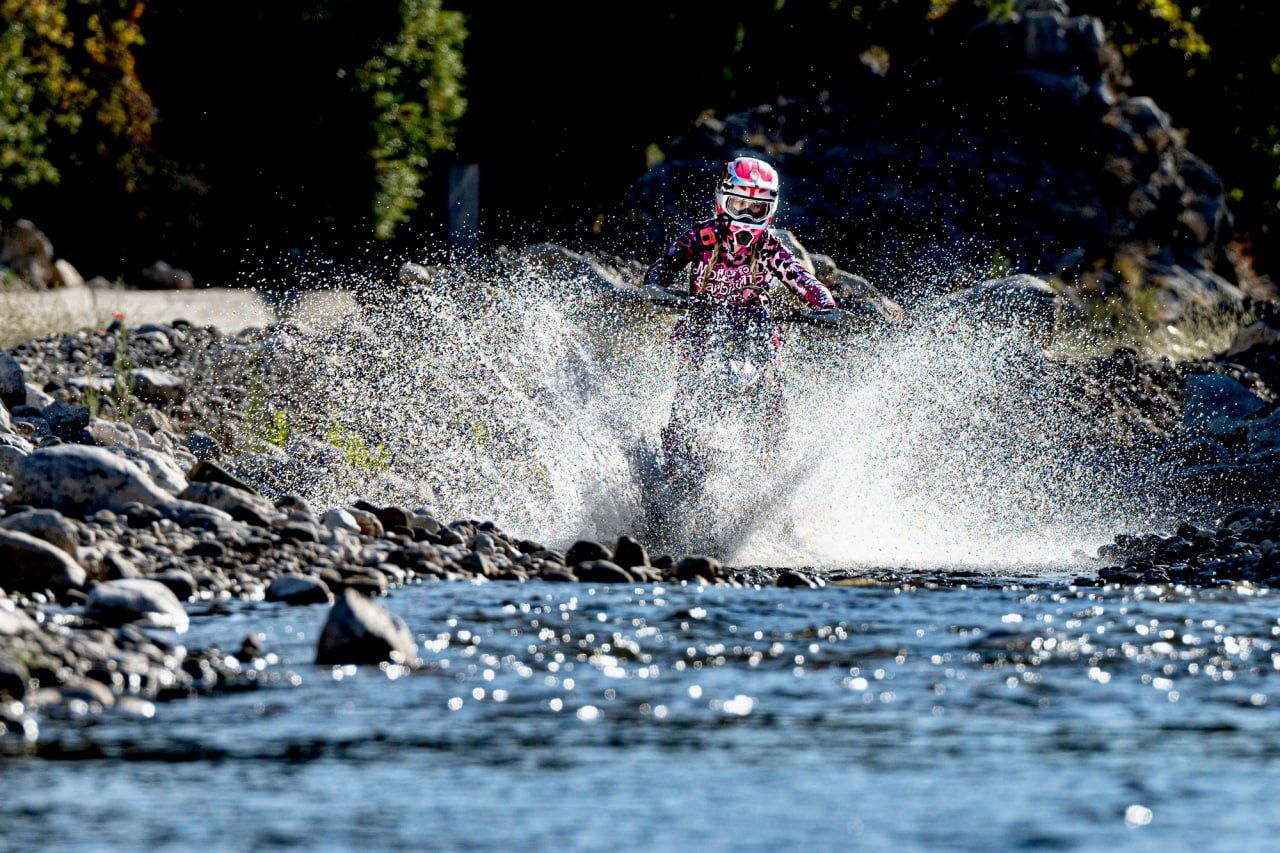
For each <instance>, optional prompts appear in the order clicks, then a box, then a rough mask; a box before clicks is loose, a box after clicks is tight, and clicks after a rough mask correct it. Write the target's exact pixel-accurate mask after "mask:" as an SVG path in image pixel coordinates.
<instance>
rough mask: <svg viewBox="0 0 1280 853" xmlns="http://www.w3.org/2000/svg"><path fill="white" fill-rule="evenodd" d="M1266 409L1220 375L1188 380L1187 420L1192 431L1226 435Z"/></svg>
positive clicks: (1185, 408) (1239, 385) (1185, 414)
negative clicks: (1241, 421)
mask: <svg viewBox="0 0 1280 853" xmlns="http://www.w3.org/2000/svg"><path fill="white" fill-rule="evenodd" d="M1265 407H1266V404H1265V403H1264V402H1263V401H1262V400H1260V399H1258V397H1257V396H1256V395H1254V394H1252V393H1251V392H1250V391H1249V390H1248V389H1246V388H1245V387H1244V386H1243V385H1241V384H1240V383H1239V382H1237V381H1235V380H1234V379H1232V378H1231V377H1229V376H1221V375H1217V374H1210V375H1203V376H1189V377H1187V399H1186V403H1185V404H1184V406H1183V417H1184V419H1185V424H1186V426H1187V428H1188V429H1193V430H1205V431H1208V432H1212V433H1224V432H1228V431H1230V430H1231V428H1232V427H1233V426H1234V425H1235V423H1236V422H1238V421H1240V420H1241V419H1242V418H1246V417H1248V416H1249V415H1252V414H1254V413H1255V412H1257V411H1259V410H1260V409H1263V408H1265Z"/></svg>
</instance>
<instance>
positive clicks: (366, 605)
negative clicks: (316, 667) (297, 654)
mask: <svg viewBox="0 0 1280 853" xmlns="http://www.w3.org/2000/svg"><path fill="white" fill-rule="evenodd" d="M383 661H392V662H393V663H403V664H408V665H414V664H417V663H418V644H417V642H416V641H415V640H414V638H413V632H412V631H410V630H409V627H408V626H407V625H405V623H404V621H403V620H402V619H401V618H400V617H399V616H396V615H394V614H392V613H391V612H390V611H388V610H387V609H386V608H385V607H383V606H382V605H381V604H379V603H378V602H376V601H373V600H372V599H369V598H365V597H364V596H363V595H361V594H360V593H358V592H355V591H354V590H350V589H347V590H343V593H342V597H341V598H339V599H338V600H337V602H336V603H335V604H334V605H333V607H332V608H331V609H330V610H329V619H328V621H326V622H325V625H324V630H323V631H322V632H321V634H320V642H319V645H318V646H317V648H316V663H317V664H320V665H321V666H332V665H335V664H345V663H354V664H361V663H368V664H377V663H382V662H383Z"/></svg>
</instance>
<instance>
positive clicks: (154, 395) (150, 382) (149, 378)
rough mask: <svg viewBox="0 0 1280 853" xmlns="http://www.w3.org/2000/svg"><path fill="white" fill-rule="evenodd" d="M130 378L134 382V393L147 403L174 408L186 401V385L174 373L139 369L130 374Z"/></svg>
mask: <svg viewBox="0 0 1280 853" xmlns="http://www.w3.org/2000/svg"><path fill="white" fill-rule="evenodd" d="M129 378H130V379H131V380H132V381H133V393H134V394H136V395H137V397H138V399H140V400H143V401H145V402H148V403H154V404H156V405H160V406H172V405H175V404H178V403H181V402H182V401H183V400H185V399H186V396H187V388H186V385H185V384H184V383H183V381H182V379H181V378H179V377H177V376H174V375H173V374H172V373H166V372H164V371H163V370H153V369H148V368H138V369H136V370H132V371H130V372H129Z"/></svg>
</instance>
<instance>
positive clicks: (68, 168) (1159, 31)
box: [0, 0, 1280, 282]
mask: <svg viewBox="0 0 1280 853" xmlns="http://www.w3.org/2000/svg"><path fill="white" fill-rule="evenodd" d="M1012 6H1013V3H1012V2H1011V0H861V2H856V0H855V1H854V2H850V0H830V1H829V2H822V3H801V2H797V0H739V2H734V3H731V4H730V3H720V2H712V3H687V2H683V0H650V2H647V3H643V4H634V5H631V6H617V5H615V4H600V3H595V2H576V1H574V2H546V3H521V4H494V3H483V2H480V0H447V6H446V5H442V0H365V1H364V2H359V3H357V2H354V0H309V1H308V2H301V0H273V2H270V3H254V4H232V5H228V4H215V3H208V2H200V1H199V0H167V2H164V3H155V4H144V3H142V2H138V0H0V19H2V20H3V27H4V29H3V32H2V33H0V222H5V221H12V220H13V219H15V218H18V217H25V218H28V219H32V220H33V221H35V222H36V223H37V225H39V226H40V227H41V228H42V229H44V230H45V231H46V232H47V233H48V234H49V235H50V237H51V238H52V239H53V240H54V242H55V244H56V245H57V246H58V249H59V254H60V255H63V256H65V257H67V258H68V259H69V260H71V261H72V262H73V263H75V264H76V265H77V266H79V267H80V268H81V269H82V270H83V271H85V272H86V273H87V274H105V275H107V276H113V275H119V274H124V273H131V272H133V271H135V270H136V269H138V268H140V267H141V266H143V265H145V264H147V263H149V262H150V261H152V260H154V259H156V258H157V257H164V258H166V259H168V260H170V261H171V262H173V263H175V264H179V265H181V266H184V267H187V268H189V269H191V270H193V271H194V272H195V273H196V275H197V278H198V279H199V280H202V281H206V282H210V281H216V282H227V281H230V280H232V279H235V278H237V277H244V276H245V275H246V274H247V275H250V276H252V275H264V274H265V275H268V276H269V275H270V274H271V270H272V267H273V265H274V264H275V263H276V261H277V260H278V259H283V258H284V257H285V256H286V253H287V252H288V250H290V249H293V250H295V254H296V252H297V251H301V252H302V253H303V254H307V253H319V254H326V255H331V256H347V257H350V256H358V255H359V254H360V252H361V251H362V250H369V249H370V248H371V247H373V249H374V251H375V253H376V254H377V256H378V257H380V258H381V257H385V256H386V255H387V254H391V253H396V252H399V253H402V254H405V255H408V256H412V255H421V254H422V253H423V252H424V251H426V250H428V249H430V248H431V247H434V246H439V245H441V244H442V243H443V240H444V234H443V230H442V229H443V228H444V222H445V210H444V207H445V197H446V192H447V179H448V171H449V168H450V167H451V166H452V165H454V164H458V163H478V164H479V165H480V173H481V188H482V189H481V192H482V208H483V214H482V221H483V230H482V235H481V236H482V239H483V240H484V241H485V243H487V244H489V245H493V244H498V243H510V244H519V243H521V242H524V241H527V240H535V239H547V238H552V239H566V238H569V239H571V238H572V236H573V235H575V234H581V233H582V232H583V231H584V230H589V228H590V224H591V222H592V221H593V220H594V218H595V217H596V215H597V213H598V212H599V211H600V210H602V209H603V208H605V207H606V206H608V205H610V204H613V203H615V202H616V201H617V199H618V198H619V197H621V196H622V195H623V194H624V193H625V191H626V189H627V188H628V187H629V186H630V185H631V183H632V182H633V181H634V180H635V179H636V178H638V177H639V176H640V174H642V173H643V172H644V170H645V169H646V166H647V163H648V162H650V161H649V159H647V158H652V157H654V156H660V152H661V149H662V146H663V145H664V143H665V141H666V140H668V139H670V138H671V137H673V136H678V135H680V134H682V133H684V132H685V131H687V129H688V128H689V126H690V125H691V123H692V121H693V120H694V119H695V118H696V117H697V116H698V115H700V114H703V113H705V112H708V111H711V112H715V113H717V114H725V113H728V112H732V111H734V110H737V109H742V108H746V107H750V106H754V105H756V104H760V103H768V102H771V101H774V100H775V99H777V98H779V97H807V96H814V95H817V94H818V93H821V92H827V93H830V97H832V98H833V99H840V100H848V101H854V102H856V101H857V99H858V97H859V92H858V88H859V86H860V85H861V82H862V81H864V80H865V75H866V73H867V69H868V68H872V69H873V70H874V71H875V73H877V74H879V75H882V76H883V77H884V78H885V79H886V80H895V79H896V80H899V81H902V82H903V84H904V85H905V83H906V82H907V81H909V80H910V78H911V75H912V72H913V69H915V68H918V67H920V64H921V63H922V62H924V61H927V59H928V58H929V55H930V52H931V51H932V50H933V49H934V47H935V45H936V44H937V39H938V38H940V37H946V36H948V35H949V34H950V35H954V34H955V33H958V32H961V31H963V30H965V29H967V28H968V27H970V26H972V25H973V24H975V23H977V22H979V21H981V20H983V19H985V18H986V17H988V16H992V15H1001V14H1007V13H1009V12H1010V11H1011V9H1012ZM1071 7H1072V12H1073V13H1075V14H1092V15H1096V16H1098V17H1100V18H1101V19H1102V20H1103V21H1104V22H1105V24H1106V25H1107V27H1108V30H1109V35H1110V37H1111V39H1112V42H1113V44H1115V46H1116V47H1117V48H1118V49H1119V50H1120V51H1121V53H1122V55H1123V57H1124V60H1125V63H1126V66H1127V68H1128V70H1129V72H1130V75H1131V76H1132V78H1133V79H1134V81H1135V85H1134V87H1133V91H1134V92H1135V93H1140V94H1146V95H1150V96H1152V97H1153V98H1154V99H1155V100H1156V102H1157V103H1158V104H1159V105H1160V106H1161V107H1162V108H1163V109H1164V110H1166V111H1167V112H1169V113H1170V114H1171V115H1172V116H1173V119H1174V122H1175V124H1176V125H1177V126H1178V127H1179V128H1182V129H1184V130H1185V131H1186V133H1187V135H1188V145H1189V147H1190V148H1191V150H1193V151H1194V152H1195V153H1196V154H1198V155H1200V156H1201V157H1203V158H1204V159H1205V160H1207V161H1208V162H1209V163H1210V164H1211V165H1212V166H1214V167H1215V168H1216V169H1217V170H1218V172H1219V174H1220V176H1221V177H1222V179H1223V181H1224V183H1225V184H1226V186H1227V188H1228V190H1229V192H1230V193H1231V197H1232V207H1233V212H1234V213H1235V215H1236V227H1237V230H1238V231H1239V232H1240V233H1241V237H1242V239H1243V240H1244V241H1245V242H1246V244H1247V245H1249V246H1250V247H1251V251H1252V253H1253V254H1254V256H1255V257H1256V259H1257V265H1258V267H1259V268H1260V271H1262V272H1267V271H1273V270H1275V269H1276V260H1277V257H1278V255H1280V249H1278V247H1277V245H1276V234H1277V230H1278V229H1280V106H1278V105H1280V41H1274V40H1271V42H1270V46H1269V47H1259V45H1263V46H1265V45H1266V44H1267V41H1268V40H1267V39H1265V38H1263V39H1260V38H1259V37H1258V36H1259V34H1265V33H1276V32H1280V4H1277V3H1274V2H1248V0H1121V2H1103V0H1074V2H1073V3H1072V4H1071ZM581 33H586V34H588V35H579V34H581ZM889 91H892V90H891V89H890V90H889ZM891 106H892V105H891V104H888V105H887V106H886V104H885V103H884V101H883V100H881V101H879V105H878V106H877V107H876V108H878V109H884V108H891Z"/></svg>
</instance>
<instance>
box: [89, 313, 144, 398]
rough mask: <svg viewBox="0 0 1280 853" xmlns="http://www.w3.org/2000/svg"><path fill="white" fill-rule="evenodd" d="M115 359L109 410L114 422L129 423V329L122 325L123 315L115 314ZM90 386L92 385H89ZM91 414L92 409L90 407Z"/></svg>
mask: <svg viewBox="0 0 1280 853" xmlns="http://www.w3.org/2000/svg"><path fill="white" fill-rule="evenodd" d="M115 318H116V322H117V323H118V324H119V325H118V327H117V328H116V357H115V360H114V361H113V362H112V363H111V374H112V376H111V389H112V390H111V408H113V409H114V410H115V415H116V420H118V421H123V422H124V423H129V422H130V421H132V420H133V416H134V414H135V411H134V406H133V388H134V378H133V362H132V361H130V359H129V329H128V327H126V326H125V324H124V314H121V313H120V312H119V311H117V312H116V313H115ZM91 384H92V383H91ZM90 411H91V412H92V407H90Z"/></svg>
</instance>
